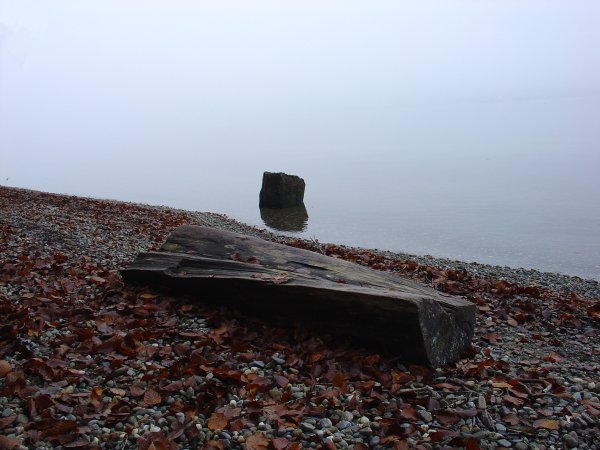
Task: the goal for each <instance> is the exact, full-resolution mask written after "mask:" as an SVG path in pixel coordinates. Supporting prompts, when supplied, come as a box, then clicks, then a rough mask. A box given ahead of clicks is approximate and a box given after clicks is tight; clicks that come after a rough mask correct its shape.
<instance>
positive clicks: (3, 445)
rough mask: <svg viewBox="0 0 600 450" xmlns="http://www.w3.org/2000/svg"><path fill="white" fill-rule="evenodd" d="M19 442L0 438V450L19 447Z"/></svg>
mask: <svg viewBox="0 0 600 450" xmlns="http://www.w3.org/2000/svg"><path fill="white" fill-rule="evenodd" d="M20 445H21V441H20V440H19V439H15V438H9V437H7V436H0V450H12V449H13V448H15V447H19V446H20Z"/></svg>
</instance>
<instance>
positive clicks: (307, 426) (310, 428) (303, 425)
mask: <svg viewBox="0 0 600 450" xmlns="http://www.w3.org/2000/svg"><path fill="white" fill-rule="evenodd" d="M300 428H302V429H303V430H305V431H315V426H314V425H313V424H312V423H308V422H302V423H301V424H300Z"/></svg>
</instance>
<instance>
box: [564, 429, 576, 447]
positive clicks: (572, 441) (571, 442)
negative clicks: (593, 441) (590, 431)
mask: <svg viewBox="0 0 600 450" xmlns="http://www.w3.org/2000/svg"><path fill="white" fill-rule="evenodd" d="M563 442H564V443H565V445H566V446H567V448H575V447H577V445H578V444H579V438H578V436H577V433H575V432H574V431H571V432H570V433H567V434H565V435H564V436H563Z"/></svg>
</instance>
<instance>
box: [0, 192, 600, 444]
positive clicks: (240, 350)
mask: <svg viewBox="0 0 600 450" xmlns="http://www.w3.org/2000/svg"><path fill="white" fill-rule="evenodd" d="M0 211H1V212H2V215H1V216H0V217H1V220H0V243H1V244H2V246H1V247H0V248H1V249H2V250H1V252H0V283H1V288H0V310H1V312H2V319H1V320H0V390H1V392H0V403H1V404H0V409H1V410H2V414H1V415H2V417H0V430H1V434H2V436H0V447H1V448H31V447H42V448H43V447H45V448H57V447H59V446H61V447H64V448H97V449H99V448H106V449H108V448H119V449H125V448H132V449H133V448H140V449H175V448H206V449H210V448H219V449H228V448H247V449H300V448H308V447H313V448H324V449H330V448H355V449H363V448H393V449H403V448H423V449H426V448H456V447H464V448H468V449H477V448H494V447H497V446H500V447H502V446H505V445H510V446H512V447H516V448H518V447H519V446H523V445H524V446H529V447H532V448H540V449H542V448H550V446H555V447H558V446H566V447H573V446H579V447H581V448H586V447H587V448H593V447H592V446H593V445H597V442H596V441H595V439H596V436H598V435H599V430H598V421H599V417H600V401H599V400H598V396H599V393H600V386H598V384H599V383H598V381H597V380H598V371H599V370H600V361H599V359H600V358H599V354H600V350H599V348H600V346H599V342H598V333H597V331H598V325H599V323H600V306H599V305H600V302H599V300H598V299H597V298H586V297H583V296H581V295H579V294H577V293H571V294H565V293H564V292H558V291H554V290H549V289H544V288H540V287H537V286H528V285H520V284H516V283H511V282H508V281H506V280H499V279H494V278H492V277H479V276H477V275H475V274H473V273H470V272H469V271H467V270H464V269H456V270H455V269H449V268H441V267H436V266H429V265H425V264H420V263H417V262H415V261H411V260H402V259H394V258H390V257H388V256H384V255H381V254H377V253H374V252H371V251H367V250H360V249H348V248H346V247H340V246H335V245H320V244H317V243H315V242H312V241H300V240H289V239H286V240H285V243H287V244H288V245H294V246H297V247H302V248H308V249H311V250H314V251H319V252H322V253H326V254H329V255H331V256H335V257H338V258H343V259H346V260H349V261H353V262H356V263H359V264H364V265H367V266H369V267H372V268H375V269H378V270H385V271H389V272H395V273H398V274H400V275H402V276H405V277H408V278H411V279H413V280H417V281H420V282H422V283H426V284H428V285H430V286H432V287H434V288H436V289H438V290H440V291H441V292H445V293H448V294H456V295H463V296H465V298H467V299H468V300H470V301H472V302H473V303H475V304H476V305H477V306H478V310H479V315H478V318H477V329H476V333H475V338H474V342H473V346H472V348H471V349H470V350H469V351H468V352H467V353H466V354H465V355H464V358H463V359H461V360H460V361H458V362H457V363H455V364H452V365H450V366H447V367H443V368H440V369H436V370H430V369H428V368H425V367H420V366H414V365H411V364H410V363H408V362H406V361H402V360H400V359H397V358H391V357H384V356H382V355H378V354H375V353H372V352H367V351H366V350H361V349H357V348H352V347H347V346H345V345H344V344H342V343H339V342H336V341H332V340H330V339H328V338H327V337H316V336H313V335H311V334H310V333H309V332H308V331H307V330H306V329H304V328H303V327H302V325H301V324H288V323H282V324H280V326H273V325H269V326H267V325H266V324H264V323H262V322H261V321H259V320H256V319H252V318H248V317H243V316H241V315H240V314H239V313H238V312H237V311H235V310H231V309H228V308H217V307H214V306H210V305H208V304H204V303H202V301H201V300H202V295H201V294H200V295H199V297H200V298H199V299H190V298H173V297H170V296H166V295H164V294H162V293H160V292H155V291H153V290H151V289H147V288H132V287H129V286H125V285H124V284H123V283H122V280H121V279H120V276H119V274H118V268H119V267H120V266H121V265H123V264H125V263H127V262H128V261H130V260H132V259H133V257H135V254H136V253H137V252H139V251H145V250H148V249H151V248H157V247H158V246H160V245H161V243H162V242H163V241H164V239H165V238H166V236H167V235H168V233H169V232H170V231H171V230H172V229H173V228H175V227H177V226H179V225H181V224H184V223H201V224H205V225H213V226H235V223H234V222H230V221H227V220H225V219H224V218H223V217H222V216H218V215H211V214H208V213H206V214H203V215H197V214H196V215H194V214H191V213H187V212H184V211H177V210H171V209H168V208H152V207H146V206H142V205H133V204H126V203H119V202H107V201H99V200H92V199H83V198H78V197H66V196H58V195H52V194H44V193H38V192H33V191H25V190H19V189H12V188H5V187H0ZM267 237H268V236H267ZM248 262H250V263H255V261H254V260H253V261H248ZM266 281H269V282H274V283H278V282H286V281H287V280H286V277H285V275H284V274H282V275H281V276H279V278H277V277H275V278H274V279H269V280H266ZM332 320H335V318H332ZM522 448H526V447H522Z"/></svg>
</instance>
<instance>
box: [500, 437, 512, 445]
mask: <svg viewBox="0 0 600 450" xmlns="http://www.w3.org/2000/svg"><path fill="white" fill-rule="evenodd" d="M498 445H500V446H502V447H512V442H510V441H507V440H506V439H500V440H499V441H498Z"/></svg>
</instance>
